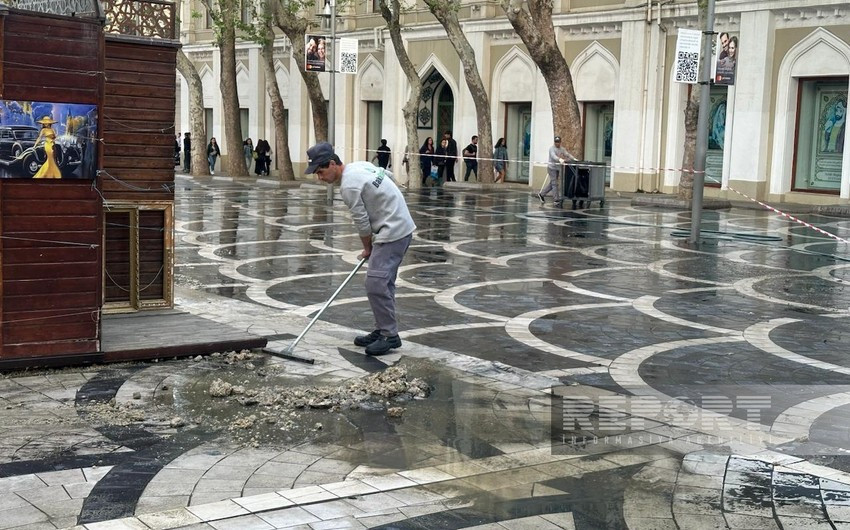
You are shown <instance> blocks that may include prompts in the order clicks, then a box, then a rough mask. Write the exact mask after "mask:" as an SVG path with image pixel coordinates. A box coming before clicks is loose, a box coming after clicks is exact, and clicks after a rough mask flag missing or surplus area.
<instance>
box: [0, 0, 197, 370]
mask: <svg viewBox="0 0 850 530" xmlns="http://www.w3.org/2000/svg"><path fill="white" fill-rule="evenodd" d="M174 9H175V8H174V4H173V3H172V2H163V1H156V0H144V1H138V0H130V1H123V0H107V1H106V2H102V3H100V2H98V1H97V0H17V1H16V2H13V4H12V5H10V6H2V5H0V57H2V65H0V369H10V368H17V367H25V366H33V365H39V366H45V365H64V364H78V363H82V362H97V361H102V360H110V359H109V358H108V356H105V355H104V353H103V352H102V351H101V331H102V320H101V316H102V313H103V312H104V311H126V312H130V311H140V310H144V309H151V308H171V307H172V306H173V294H172V276H173V240H172V233H173V223H172V215H173V207H174V163H173V154H174V134H175V133H174V109H175V82H174V79H175V77H174V76H175V71H176V67H175V64H176V63H175V61H176V54H177V50H178V48H179V46H180V44H179V41H178V40H177V39H176V34H175V11H174Z"/></svg>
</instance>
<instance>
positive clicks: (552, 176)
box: [540, 169, 564, 202]
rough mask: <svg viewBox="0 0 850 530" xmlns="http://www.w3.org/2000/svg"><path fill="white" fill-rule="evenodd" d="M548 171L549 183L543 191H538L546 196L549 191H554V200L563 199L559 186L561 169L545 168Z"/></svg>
mask: <svg viewBox="0 0 850 530" xmlns="http://www.w3.org/2000/svg"><path fill="white" fill-rule="evenodd" d="M547 171H548V173H549V184H547V185H546V187H545V188H543V191H541V192H540V195H543V196H544V197H545V196H546V194H547V193H549V192H550V191H554V192H555V193H554V194H553V197H554V198H555V202H559V201H562V200H564V197H563V196H562V195H561V193H560V188H561V171H560V170H558V169H549V170H547Z"/></svg>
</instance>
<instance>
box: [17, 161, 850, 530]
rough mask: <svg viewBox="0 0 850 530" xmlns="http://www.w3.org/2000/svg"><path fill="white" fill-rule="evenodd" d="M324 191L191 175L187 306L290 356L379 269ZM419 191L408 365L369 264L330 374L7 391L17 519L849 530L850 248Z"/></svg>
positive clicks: (35, 385)
mask: <svg viewBox="0 0 850 530" xmlns="http://www.w3.org/2000/svg"><path fill="white" fill-rule="evenodd" d="M325 197H326V189H325V187H324V186H318V185H314V184H308V183H302V184H299V185H292V186H288V187H282V186H278V185H277V184H276V183H274V182H270V181H262V180H261V181H253V180H252V181H246V182H241V181H237V182H234V181H232V180H231V179H227V178H214V179H210V178H204V179H199V178H189V177H179V178H178V179H177V200H176V211H175V219H176V234H175V235H176V237H175V241H176V242H177V243H176V245H177V249H176V260H175V263H176V268H175V282H176V295H177V304H178V308H179V309H180V310H182V311H188V312H191V313H193V314H195V315H198V316H201V317H204V318H207V319H210V320H212V321H215V322H218V323H220V324H221V325H222V326H229V327H233V328H236V329H239V330H242V331H247V332H250V333H253V334H256V335H259V336H264V337H267V338H268V340H269V349H270V350H273V351H283V350H285V349H286V348H287V346H288V345H290V344H291V343H292V340H293V339H294V337H295V336H297V335H298V334H299V333H300V332H301V331H302V330H303V329H304V327H305V326H306V325H307V323H308V322H309V320H310V318H311V317H312V315H313V314H314V313H315V311H316V310H318V309H319V308H320V307H321V306H322V305H323V304H324V303H325V301H326V300H327V297H328V296H330V294H331V293H332V292H333V291H334V290H335V289H336V288H337V287H338V286H339V284H340V282H341V281H342V280H343V279H344V278H345V277H346V276H347V275H348V273H350V272H351V270H352V269H353V268H354V266H355V264H356V262H357V255H358V253H359V251H360V242H359V238H358V237H357V235H356V233H355V232H354V230H353V228H352V225H351V223H350V221H349V220H348V216H347V211H346V208H345V207H344V205H343V204H342V203H341V202H340V201H338V200H337V201H335V202H334V203H333V205H332V206H329V205H328V203H327V201H326V199H325ZM406 197H407V200H408V204H409V206H410V209H411V212H412V213H413V215H414V217H415V220H416V223H417V226H418V230H417V232H416V235H415V239H414V242H413V244H412V246H411V249H410V251H409V252H408V255H407V257H406V259H405V262H404V264H403V266H402V269H401V271H400V277H399V281H398V292H397V298H398V306H399V327H400V330H401V337H402V340H403V341H404V344H403V346H402V348H400V349H399V350H395V351H394V352H393V353H392V354H391V355H386V356H382V357H378V358H371V357H366V356H364V355H363V352H362V349H361V348H357V347H355V346H354V345H353V344H352V342H351V340H352V339H353V337H354V335H355V334H358V333H361V332H362V331H364V330H365V331H369V330H371V328H372V322H371V316H370V314H371V313H370V311H369V307H368V303H367V301H366V298H365V292H364V289H363V274H364V271H361V272H359V273H358V275H357V276H356V277H355V279H354V281H352V282H351V284H350V285H348V286H347V287H346V289H345V290H344V291H343V292H342V294H341V295H340V296H339V298H338V299H337V300H336V301H335V303H334V304H333V305H332V306H331V307H330V308H329V309H328V310H327V311H326V312H325V314H324V315H323V316H322V318H321V319H320V320H319V322H318V323H317V324H316V326H315V327H314V328H313V329H312V330H311V331H310V332H309V333H308V334H307V335H306V336H305V337H304V339H303V340H302V341H301V342H300V343H299V344H298V345H297V347H296V348H295V349H294V351H293V352H292V353H294V354H295V355H296V356H297V357H302V358H304V359H309V360H311V361H313V362H312V363H309V362H299V361H297V360H292V359H288V358H285V357H281V356H277V355H272V354H268V353H263V352H241V353H240V352H229V353H228V352H222V354H221V355H213V356H206V357H203V358H201V357H198V358H189V359H168V360H165V359H164V360H160V361H159V362H151V363H127V364H116V365H106V366H95V367H83V368H70V369H65V370H45V371H31V372H28V373H16V374H10V375H9V376H5V377H3V378H2V379H0V406H1V407H2V408H0V410H2V411H3V415H2V417H3V421H2V423H0V432H1V433H2V436H0V530H8V529H14V530H23V529H28V530H35V529H56V528H77V529H82V528H85V529H88V530H110V529H155V530H158V529H163V530H164V529H173V528H185V529H216V530H227V529H246V530H250V529H263V530H271V529H278V528H300V529H307V528H313V529H319V528H387V529H389V528H396V529H423V528H428V529H434V528H451V529H455V528H476V529H485V528H486V529H521V528H534V529H546V528H569V529H572V528H575V529H581V530H589V529H621V528H622V529H625V528H629V529H634V530H649V529H668V528H669V529H683V530H701V529H712V528H732V529H768V528H771V529H792V528H794V529H796V528H800V529H804V528H805V529H820V528H823V529H842V528H844V529H850V421H848V420H850V358H848V357H847V353H846V352H847V347H846V342H847V339H848V336H849V335H850V326H848V322H847V319H848V317H850V292H848V290H847V282H848V281H850V252H848V245H847V244H846V243H842V242H838V241H835V240H833V239H829V238H827V237H825V236H823V235H822V234H819V233H817V232H816V231H814V230H811V229H810V228H807V227H805V226H801V225H799V224H794V223H791V222H790V221H788V220H787V219H784V218H782V217H780V216H777V215H776V214H773V213H771V212H766V211H759V210H752V209H742V208H733V209H731V210H721V211H706V212H704V214H703V219H704V226H703V228H704V230H705V232H704V239H703V242H702V244H701V245H699V246H698V247H697V246H693V245H688V244H687V243H686V239H687V235H688V232H689V229H690V225H689V212H686V211H675V210H661V209H654V208H648V207H632V206H630V201H629V200H628V199H627V198H620V197H616V196H614V197H609V198H607V199H606V202H605V205H604V208H600V207H599V206H598V204H596V203H594V205H593V207H590V208H586V209H578V210H562V209H556V208H553V207H552V205H551V202H549V203H547V204H545V205H541V204H540V202H539V200H538V199H537V198H536V197H534V196H533V195H531V194H529V193H528V192H527V190H518V189H511V188H507V187H502V188H490V189H482V188H481V187H479V186H476V185H472V184H470V185H464V184H461V183H459V184H457V185H455V186H454V187H451V188H445V189H429V190H424V191H421V192H419V191H417V192H408V193H407V194H406ZM801 217H803V218H804V220H806V221H807V222H809V223H812V224H814V225H816V226H818V227H819V228H821V229H824V230H827V231H829V232H831V233H834V234H836V235H838V236H839V237H841V238H845V239H846V238H848V237H850V220H848V219H845V218H837V217H828V216H823V215H808V216H801ZM390 366H393V367H396V368H398V369H399V370H400V372H399V373H402V372H403V376H401V377H400V378H399V379H394V380H392V381H384V382H383V383H380V384H378V383H376V382H375V381H376V378H380V377H384V376H385V374H387V373H389V372H388V370H387V368H388V367H390ZM396 368H393V370H395V369H396ZM416 380H421V381H424V382H425V383H426V386H427V388H428V390H429V392H428V395H427V396H425V395H418V394H416V392H415V391H414V390H411V389H412V388H415V383H414V382H415V381H416ZM402 383H404V384H402ZM408 383H410V384H412V385H413V386H405V385H407V384H408ZM388 388H393V389H397V390H398V391H397V392H386V390H387V389H388ZM222 389H224V390H222ZM317 389H320V390H321V391H318V390H317ZM364 389H367V390H364ZM368 389H370V390H368ZM376 389H377V390H376ZM381 392H384V393H383V394H381Z"/></svg>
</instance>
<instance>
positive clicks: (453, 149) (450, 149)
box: [443, 131, 457, 182]
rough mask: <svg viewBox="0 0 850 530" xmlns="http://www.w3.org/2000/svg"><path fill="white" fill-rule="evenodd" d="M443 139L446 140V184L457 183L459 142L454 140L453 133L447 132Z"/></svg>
mask: <svg viewBox="0 0 850 530" xmlns="http://www.w3.org/2000/svg"><path fill="white" fill-rule="evenodd" d="M443 139H444V140H446V142H447V144H446V153H445V155H446V157H445V159H444V160H445V163H446V167H445V172H446V182H457V181H456V180H455V163H456V162H457V142H456V141H455V139H454V138H452V132H451V131H446V132H445V133H443Z"/></svg>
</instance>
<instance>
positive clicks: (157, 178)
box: [100, 36, 177, 302]
mask: <svg viewBox="0 0 850 530" xmlns="http://www.w3.org/2000/svg"><path fill="white" fill-rule="evenodd" d="M176 70H177V46H176V45H175V44H173V43H172V44H169V43H164V44H162V45H157V44H152V43H146V44H144V45H142V44H139V43H138V42H135V41H132V40H128V39H126V38H122V37H119V36H107V37H106V61H105V71H106V72H105V73H106V85H105V93H106V96H105V99H104V103H103V123H104V134H103V141H104V144H105V149H104V157H103V174H102V175H101V177H100V187H101V189H102V190H103V196H104V198H105V200H106V201H107V205H108V203H109V201H110V200H113V201H122V202H128V201H129V202H138V203H144V202H150V201H169V202H173V200H174V135H175V132H174V109H175V106H176V100H175V98H176V85H175V81H174V79H175V78H174V75H175V72H176ZM110 219H111V217H108V218H107V222H108V223H111V221H110ZM163 225H164V217H163V216H162V214H161V213H157V212H145V211H142V212H141V213H140V216H139V246H140V248H139V250H140V256H139V259H140V263H139V275H138V277H139V284H140V286H141V287H144V290H143V291H142V292H141V293H140V298H141V299H155V298H158V297H162V296H163V293H164V292H165V291H166V289H165V286H164V284H163V282H164V281H169V280H170V278H171V275H170V274H163V268H164V267H166V266H170V264H168V263H165V261H166V259H165V256H166V254H165V252H164V243H165V241H166V238H165V234H164V233H163V232H162V230H163V229H164V228H165V227H164V226H163ZM113 228H115V230H114V231H115V232H120V231H121V227H120V226H117V225H116V226H115V227H113ZM169 240H170V239H169ZM114 243H115V244H110V243H109V242H107V246H106V248H105V260H106V266H107V270H108V271H113V270H114V271H116V274H115V275H114V277H110V278H107V279H106V284H107V291H106V292H107V297H106V300H107V301H109V302H119V301H121V300H122V298H121V297H122V296H124V297H126V296H127V295H128V293H129V289H130V274H129V273H130V271H129V269H127V268H126V267H125V266H124V264H126V262H127V259H126V258H127V252H128V247H127V246H125V245H123V244H122V243H121V242H120V241H119V240H117V239H116V240H114ZM110 274H111V273H110ZM122 282H123V283H122Z"/></svg>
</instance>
